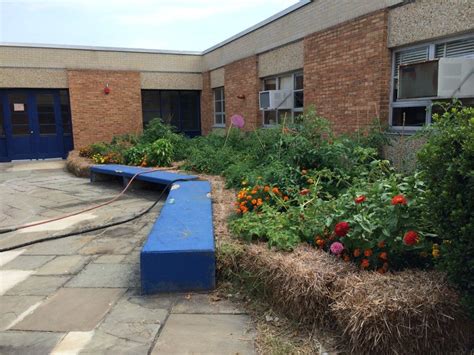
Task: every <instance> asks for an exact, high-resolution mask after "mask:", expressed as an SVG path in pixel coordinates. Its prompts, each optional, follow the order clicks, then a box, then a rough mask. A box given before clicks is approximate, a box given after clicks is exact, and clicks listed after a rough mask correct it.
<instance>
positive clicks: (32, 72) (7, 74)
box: [0, 68, 67, 89]
mask: <svg viewBox="0 0 474 355" xmlns="http://www.w3.org/2000/svg"><path fill="white" fill-rule="evenodd" d="M0 88H42V89H46V88H52V89H63V88H67V72H66V70H64V69H30V68H0Z"/></svg>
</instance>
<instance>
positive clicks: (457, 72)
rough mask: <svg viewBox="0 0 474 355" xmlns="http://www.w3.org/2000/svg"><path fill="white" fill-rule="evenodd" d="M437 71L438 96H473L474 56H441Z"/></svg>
mask: <svg viewBox="0 0 474 355" xmlns="http://www.w3.org/2000/svg"><path fill="white" fill-rule="evenodd" d="M438 73H439V76H438V96H439V97H446V98H447V97H452V96H454V97H473V96H474V58H472V57H471V58H466V57H464V58H459V57H458V58H441V59H440V60H439V70H438Z"/></svg>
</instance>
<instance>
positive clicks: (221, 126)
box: [212, 124, 225, 128]
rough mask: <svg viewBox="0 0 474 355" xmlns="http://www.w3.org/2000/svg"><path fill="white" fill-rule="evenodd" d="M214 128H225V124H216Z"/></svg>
mask: <svg viewBox="0 0 474 355" xmlns="http://www.w3.org/2000/svg"><path fill="white" fill-rule="evenodd" d="M212 128H225V124H215V125H213V126H212Z"/></svg>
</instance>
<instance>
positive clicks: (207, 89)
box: [201, 71, 214, 135]
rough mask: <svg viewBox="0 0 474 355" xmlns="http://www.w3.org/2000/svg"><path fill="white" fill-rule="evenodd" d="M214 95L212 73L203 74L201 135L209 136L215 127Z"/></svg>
mask: <svg viewBox="0 0 474 355" xmlns="http://www.w3.org/2000/svg"><path fill="white" fill-rule="evenodd" d="M212 106H213V95H212V89H211V75H210V73H209V72H208V71H207V72H204V73H202V91H201V133H202V134H203V135H205V134H209V133H210V132H211V130H212V126H213V125H214V110H213V107H212Z"/></svg>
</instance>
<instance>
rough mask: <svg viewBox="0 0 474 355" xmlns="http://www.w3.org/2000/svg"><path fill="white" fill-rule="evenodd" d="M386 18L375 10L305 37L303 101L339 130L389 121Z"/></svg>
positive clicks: (386, 16)
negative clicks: (375, 120) (376, 121)
mask: <svg viewBox="0 0 474 355" xmlns="http://www.w3.org/2000/svg"><path fill="white" fill-rule="evenodd" d="M387 19H388V12H387V11H378V12H375V13H372V14H369V15H367V16H364V17H361V18H358V19H355V20H352V21H350V22H347V23H344V24H342V25H338V26H337V27H333V28H331V29H328V30H325V31H322V32H318V33H314V34H312V35H309V36H307V37H306V38H305V39H304V95H305V98H304V99H305V102H304V105H305V107H308V106H309V105H314V106H315V107H316V111H317V113H318V114H319V115H320V116H322V117H325V118H327V119H329V120H330V121H331V122H333V124H334V129H335V131H336V132H338V133H342V132H348V131H353V130H355V129H356V128H357V127H363V126H364V125H367V124H370V123H371V122H372V121H373V119H374V118H375V117H380V119H381V120H382V122H387V121H388V105H389V87H390V51H389V50H388V48H387Z"/></svg>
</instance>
